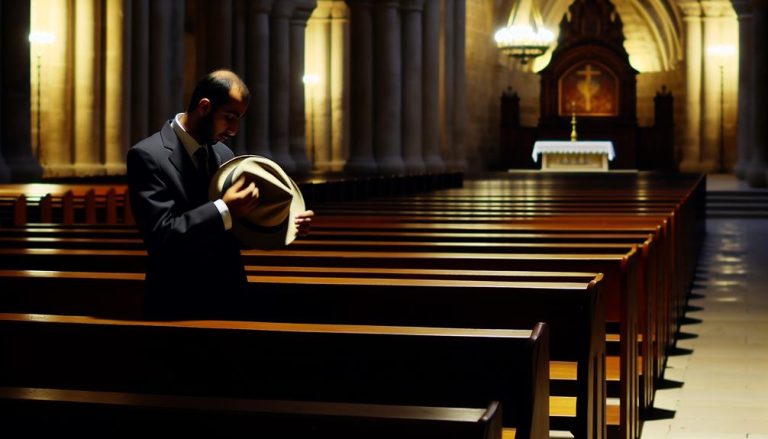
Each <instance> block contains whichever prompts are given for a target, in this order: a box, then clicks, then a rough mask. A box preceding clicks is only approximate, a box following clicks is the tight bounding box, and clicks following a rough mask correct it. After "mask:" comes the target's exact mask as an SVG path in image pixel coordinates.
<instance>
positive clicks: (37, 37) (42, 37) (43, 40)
mask: <svg viewBox="0 0 768 439" xmlns="http://www.w3.org/2000/svg"><path fill="white" fill-rule="evenodd" d="M54 41H56V37H55V36H54V35H53V34H52V33H50V32H30V33H29V42H30V43H32V44H53V43H54Z"/></svg>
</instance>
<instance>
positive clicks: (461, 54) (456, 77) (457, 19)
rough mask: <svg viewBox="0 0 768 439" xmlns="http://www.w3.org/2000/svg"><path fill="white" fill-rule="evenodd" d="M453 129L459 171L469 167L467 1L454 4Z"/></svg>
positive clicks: (455, 155)
mask: <svg viewBox="0 0 768 439" xmlns="http://www.w3.org/2000/svg"><path fill="white" fill-rule="evenodd" d="M453 7H454V9H453V23H454V25H453V112H452V121H451V127H452V128H453V133H452V137H453V157H454V164H455V166H456V167H457V168H458V169H459V170H464V169H465V168H466V167H467V160H466V154H465V151H464V124H465V120H466V96H465V93H466V65H465V64H466V61H465V59H466V58H465V48H466V40H465V39H466V25H467V23H466V20H467V9H466V8H467V4H466V0H454V2H453Z"/></svg>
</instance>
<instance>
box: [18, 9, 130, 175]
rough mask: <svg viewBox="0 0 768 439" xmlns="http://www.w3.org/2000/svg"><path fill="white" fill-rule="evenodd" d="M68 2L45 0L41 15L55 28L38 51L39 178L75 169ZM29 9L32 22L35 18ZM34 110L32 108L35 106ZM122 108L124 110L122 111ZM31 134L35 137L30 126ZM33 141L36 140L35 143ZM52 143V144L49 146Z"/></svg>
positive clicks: (72, 173) (37, 147)
mask: <svg viewBox="0 0 768 439" xmlns="http://www.w3.org/2000/svg"><path fill="white" fill-rule="evenodd" d="M71 6H72V5H71V2H69V1H68V0H55V1H54V0H52V1H47V2H46V8H45V11H44V14H45V15H46V16H47V19H48V22H47V23H46V25H45V27H46V28H47V29H55V30H56V33H55V35H54V42H53V44H51V45H48V46H46V47H45V48H44V49H43V51H42V52H41V53H42V57H41V65H42V69H43V70H42V72H41V73H42V87H43V89H42V96H41V108H40V111H41V114H40V117H41V131H42V132H41V133H40V146H36V149H37V157H38V160H39V161H40V164H41V165H42V166H43V177H44V178H45V177H62V176H64V177H70V176H72V175H74V173H75V169H74V167H73V165H72V151H73V150H74V146H73V145H74V132H73V127H74V125H75V124H74V119H75V111H74V106H73V104H74V98H73V93H72V90H73V84H72V81H73V78H74V65H73V64H74V63H73V62H72V58H71V56H70V55H71V53H72V51H73V48H72V45H73V43H74V41H73V37H74V24H73V23H72V20H70V19H69V17H70V13H71ZM38 12H39V8H36V11H33V23H34V22H36V21H37V18H36V17H35V15H34V14H37V13H38ZM36 51H37V50H36ZM35 111H36V109H35ZM123 111H125V110H123ZM32 135H33V136H36V129H34V128H33V130H32ZM35 143H37V142H35ZM53 145H55V147H51V146H53Z"/></svg>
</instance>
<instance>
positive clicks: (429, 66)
mask: <svg viewBox="0 0 768 439" xmlns="http://www.w3.org/2000/svg"><path fill="white" fill-rule="evenodd" d="M423 20H424V22H423V23H424V29H423V33H424V36H423V39H422V41H423V45H422V49H423V63H422V68H423V72H422V74H423V78H422V93H423V96H422V107H421V108H422V143H423V148H424V152H423V153H424V164H425V166H426V168H427V171H429V172H441V171H443V170H444V169H445V163H444V162H443V159H442V156H441V154H440V113H439V110H438V109H439V104H440V82H439V81H440V68H439V66H438V64H439V60H440V0H425V3H424V12H423Z"/></svg>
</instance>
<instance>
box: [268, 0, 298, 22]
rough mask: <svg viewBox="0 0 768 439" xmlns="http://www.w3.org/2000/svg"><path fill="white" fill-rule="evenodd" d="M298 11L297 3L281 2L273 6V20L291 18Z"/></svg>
mask: <svg viewBox="0 0 768 439" xmlns="http://www.w3.org/2000/svg"><path fill="white" fill-rule="evenodd" d="M294 9H296V2H295V1H293V0H279V1H276V2H274V3H273V4H272V10H271V11H270V12H271V15H272V18H282V19H287V18H291V16H292V15H293V11H294Z"/></svg>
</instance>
